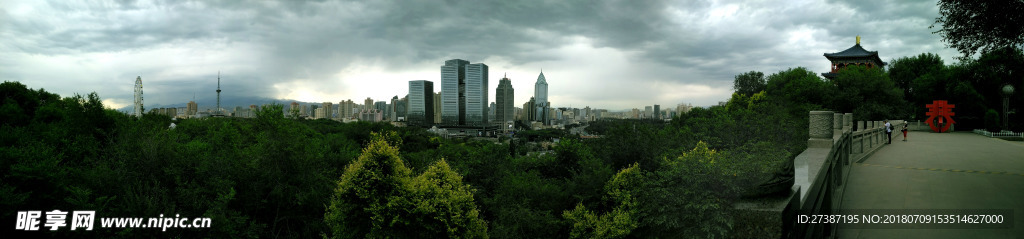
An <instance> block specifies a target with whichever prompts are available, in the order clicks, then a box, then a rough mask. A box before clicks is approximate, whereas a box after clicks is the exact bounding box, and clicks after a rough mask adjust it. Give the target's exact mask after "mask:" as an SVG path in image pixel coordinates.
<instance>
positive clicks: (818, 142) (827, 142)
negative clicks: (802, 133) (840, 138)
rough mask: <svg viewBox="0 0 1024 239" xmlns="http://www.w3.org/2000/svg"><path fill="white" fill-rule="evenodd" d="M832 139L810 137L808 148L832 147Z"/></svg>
mask: <svg viewBox="0 0 1024 239" xmlns="http://www.w3.org/2000/svg"><path fill="white" fill-rule="evenodd" d="M833 142H834V141H833V140H832V139H808V140H807V148H826V149H831V148H832V144H833Z"/></svg>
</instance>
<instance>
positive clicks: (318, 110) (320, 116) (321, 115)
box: [313, 107, 325, 119]
mask: <svg viewBox="0 0 1024 239" xmlns="http://www.w3.org/2000/svg"><path fill="white" fill-rule="evenodd" d="M324 110H325V109H324V108H322V107H321V108H316V113H315V115H316V116H314V117H313V118H314V119H323V118H324Z"/></svg>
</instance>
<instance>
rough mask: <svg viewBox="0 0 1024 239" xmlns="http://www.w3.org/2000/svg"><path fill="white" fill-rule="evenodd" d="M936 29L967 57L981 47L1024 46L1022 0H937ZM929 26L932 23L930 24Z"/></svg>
mask: <svg viewBox="0 0 1024 239" xmlns="http://www.w3.org/2000/svg"><path fill="white" fill-rule="evenodd" d="M938 5H939V14H940V16H939V17H938V18H936V19H935V24H939V25H941V28H940V29H939V30H938V31H936V32H935V33H939V34H940V35H942V38H943V41H945V42H946V44H947V45H949V46H950V47H952V48H954V49H956V50H958V51H960V53H962V54H963V55H962V56H961V58H962V59H968V58H969V57H970V56H971V55H974V53H976V52H978V51H980V52H981V53H987V52H990V51H993V50H997V49H1000V48H1006V47H1013V48H1017V49H1020V48H1021V46H1024V25H1021V24H1020V23H1021V22H1024V1H1019V0H1009V1H973V0H940V1H939V4H938ZM931 27H935V25H932V26H931Z"/></svg>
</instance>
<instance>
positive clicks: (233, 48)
mask: <svg viewBox="0 0 1024 239" xmlns="http://www.w3.org/2000/svg"><path fill="white" fill-rule="evenodd" d="M2 8H4V9H3V10H4V11H3V12H0V22H3V23H0V24H3V25H2V26H3V29H2V30H0V36H3V37H4V39H12V40H10V41H5V43H0V44H2V45H0V46H2V48H0V49H2V50H3V51H5V52H18V53H24V54H28V55H44V56H61V55H76V54H88V53H111V52H114V53H118V52H140V51H147V50H148V49H154V48H173V47H176V46H192V45H199V46H203V47H207V48H204V49H201V50H196V51H195V52H192V53H189V54H194V55H203V54H211V55H213V54H214V53H216V52H219V53H221V54H228V55H230V54H234V53H236V52H251V54H250V55H246V56H237V57H238V58H242V59H238V60H239V61H244V62H245V63H244V64H246V65H244V66H237V67H235V68H234V71H235V72H230V74H232V75H233V76H235V77H237V78H236V79H242V81H243V82H237V83H236V82H232V83H230V84H233V85H232V87H236V88H234V89H236V91H238V92H246V93H250V94H259V95H260V96H266V97H274V95H273V94H275V93H274V92H276V89H274V88H273V85H274V83H280V82H287V81H292V80H295V79H302V80H303V81H304V82H306V83H308V84H315V83H325V82H330V81H331V80H332V79H334V78H336V77H337V74H338V72H339V71H341V70H342V69H345V68H347V67H350V66H352V65H353V64H358V63H360V62H374V63H375V64H379V65H381V66H382V67H383V68H385V69H403V68H409V67H422V66H423V65H431V69H429V70H434V69H436V66H439V65H441V64H442V61H443V60H445V59H450V58H462V59H468V60H471V61H479V60H483V59H486V58H488V57H495V56H499V57H502V59H505V60H507V61H508V62H509V63H510V64H513V65H529V64H531V63H535V62H550V64H556V66H551V67H553V68H556V67H561V68H567V67H569V66H571V65H572V64H573V63H572V62H560V61H564V60H565V59H569V58H571V57H569V56H564V55H559V54H557V53H555V52H553V51H552V50H553V49H557V48H560V47H565V46H569V45H572V44H579V42H580V41H579V39H580V38H581V37H582V38H585V39H587V43H588V44H591V45H592V47H594V48H611V49H614V50H616V51H619V52H624V53H625V55H626V57H628V58H629V59H628V60H629V62H631V63H632V64H634V65H636V66H637V67H636V71H637V72H631V73H629V74H627V75H631V77H633V78H632V79H628V80H632V81H641V82H653V83H652V84H658V83H657V82H668V83H675V84H693V85H707V86H711V87H728V86H731V80H732V76H734V75H736V74H739V73H741V72H746V71H750V70H759V71H764V72H766V73H769V74H770V73H773V72H776V71H779V70H784V69H786V68H790V67H797V66H805V67H810V68H811V70H814V71H823V70H825V69H827V67H828V63H827V61H826V60H825V59H824V57H822V56H821V54H822V53H825V52H835V51H841V50H843V49H846V48H848V47H850V46H852V45H853V38H854V36H856V35H862V36H865V47H867V48H868V49H869V50H877V51H879V52H880V53H881V54H882V58H883V60H887V61H888V60H890V59H891V58H895V57H898V56H906V55H916V54H919V53H921V52H926V51H930V52H939V51H941V52H940V53H943V54H942V55H944V56H945V55H946V52H948V51H945V49H944V48H943V46H942V45H941V44H939V43H938V40H937V39H938V38H937V36H935V35H932V34H931V33H930V31H931V30H930V29H927V26H928V25H930V24H931V22H933V21H934V18H935V17H936V16H937V9H936V8H935V2H934V1H896V2H892V1H881V0H877V1H876V0H872V1H835V2H833V1H826V2H820V1H795V2H794V1H755V2H739V1H679V2H671V1H582V0H573V1H282V2H276V1H252V2H248V1H158V2H156V3H149V2H140V1H117V2H100V3H94V2H89V3H81V2H64V1H61V2H48V3H47V4H44V6H42V7H41V8H42V9H37V11H38V12H40V13H43V14H40V15H39V16H35V17H24V16H20V15H19V16H17V17H15V15H16V14H14V13H12V12H17V9H13V8H8V7H2ZM798 33H799V34H807V35H804V36H802V35H798ZM801 44H807V45H801ZM215 47H223V48H224V49H219V48H215ZM950 54H952V53H950ZM952 56H954V55H950V56H947V59H948V57H952ZM224 60H232V59H224ZM3 62H4V63H3V64H4V65H3V66H2V67H5V69H9V68H13V67H16V65H17V63H12V62H11V61H3ZM430 63H432V64H430ZM225 64H227V63H225ZM557 64H562V65H561V66H558V65H557ZM147 67H148V68H150V69H153V70H159V69H157V68H159V66H139V68H147ZM167 67H171V66H167ZM587 67H593V69H594V70H595V71H599V70H601V69H603V68H606V66H587ZM218 68H219V67H217V66H211V67H210V68H209V70H210V71H211V72H193V73H191V74H185V73H180V72H178V73H167V76H166V77H164V78H163V79H161V80H166V81H167V82H193V81H200V82H203V84H210V81H207V80H208V79H209V77H210V75H211V74H212V72H213V71H214V70H216V69H218ZM203 69H206V68H203ZM492 70H496V69H492ZM5 71H7V70H5ZM133 72H136V71H133ZM168 72H169V71H168ZM4 75H5V77H7V78H14V79H19V78H27V77H29V76H22V75H20V73H13V71H10V72H5V73H4ZM132 78H134V77H132ZM144 78H145V77H144ZM423 78H424V79H431V80H436V79H434V78H437V75H436V74H435V75H427V76H424V77H423ZM526 78H530V80H526V79H523V80H524V82H526V81H528V82H530V83H532V78H535V77H533V76H531V77H526ZM569 78H574V77H573V76H569ZM197 79H203V80H197ZM552 80H554V82H556V83H559V82H558V81H565V83H572V82H573V80H574V79H552ZM575 80H583V79H575ZM607 80H622V79H607ZM517 84H518V83H517ZM168 85H173V84H168ZM196 87H198V86H193V85H189V86H173V87H171V86H168V87H167V88H166V89H167V90H171V91H175V93H174V94H177V95H181V94H184V95H191V93H190V92H189V91H195V90H194V88H196ZM518 87H519V88H522V89H524V90H526V89H529V88H532V84H530V85H528V86H527V85H523V86H518ZM190 88H192V89H193V90H189V89H190ZM396 88H401V87H396ZM528 91H530V92H532V90H528ZM623 91H624V92H643V90H642V89H628V90H624V89H620V88H607V89H594V90H593V91H591V92H589V94H591V95H609V94H610V95H614V94H616V93H619V92H623ZM108 95H114V96H115V97H125V96H126V97H130V92H129V93H125V92H122V91H118V92H117V93H111V94H108ZM361 97H362V96H358V95H356V96H352V97H351V98H353V99H361ZM637 97H639V96H630V97H627V98H637ZM727 97H728V96H727V95H723V96H721V97H720V98H722V100H724V99H725V98H727ZM566 98H573V99H581V100H587V99H588V98H595V97H592V96H584V95H574V96H566ZM167 100H168V101H171V100H172V99H167ZM177 101H180V100H177ZM705 101H707V100H705ZM167 103H172V102H167ZM174 103H177V102H174ZM665 103H669V104H673V105H674V104H675V103H678V102H665ZM701 103H705V104H706V103H714V102H701Z"/></svg>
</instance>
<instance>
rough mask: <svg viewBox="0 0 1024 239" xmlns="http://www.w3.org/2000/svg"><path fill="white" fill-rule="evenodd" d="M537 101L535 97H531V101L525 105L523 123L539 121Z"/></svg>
mask: <svg viewBox="0 0 1024 239" xmlns="http://www.w3.org/2000/svg"><path fill="white" fill-rule="evenodd" d="M534 103H536V101H535V100H534V98H533V97H530V101H527V102H525V103H523V119H522V120H523V121H526V122H530V121H537V109H536V107H535V106H534Z"/></svg>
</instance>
